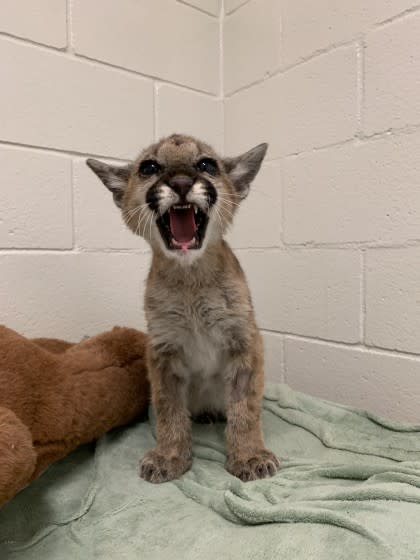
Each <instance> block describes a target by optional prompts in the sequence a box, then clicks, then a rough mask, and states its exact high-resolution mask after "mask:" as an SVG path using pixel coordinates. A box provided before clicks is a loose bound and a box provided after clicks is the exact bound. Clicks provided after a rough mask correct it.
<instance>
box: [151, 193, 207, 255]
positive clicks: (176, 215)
mask: <svg viewBox="0 0 420 560" xmlns="http://www.w3.org/2000/svg"><path fill="white" fill-rule="evenodd" d="M208 221H209V219H208V216H207V214H206V213H205V212H203V211H202V210H200V208H198V206H196V205H195V204H175V205H174V206H171V208H169V210H167V212H165V213H164V214H162V216H159V218H158V219H157V220H156V223H157V225H158V228H159V231H160V234H161V236H162V239H163V240H164V242H165V245H166V247H167V248H168V249H169V250H171V251H174V250H177V249H179V250H181V251H183V252H187V251H188V250H190V249H200V248H201V246H202V244H203V240H204V236H205V234H206V229H207V223H208Z"/></svg>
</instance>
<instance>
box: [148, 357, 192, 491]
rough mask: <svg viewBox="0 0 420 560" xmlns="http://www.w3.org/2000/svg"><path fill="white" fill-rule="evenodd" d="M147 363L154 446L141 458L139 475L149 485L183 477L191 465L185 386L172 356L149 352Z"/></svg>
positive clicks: (175, 358)
mask: <svg viewBox="0 0 420 560" xmlns="http://www.w3.org/2000/svg"><path fill="white" fill-rule="evenodd" d="M148 362H149V363H148V366H149V375H150V382H151V387H152V402H153V406H154V410H155V414H156V423H157V445H156V447H155V448H154V449H151V450H150V451H148V452H147V453H146V455H145V456H144V457H143V460H142V461H141V464H140V476H141V477H142V478H144V479H145V480H148V481H149V482H155V483H158V482H167V481H169V480H173V479H175V478H178V477H180V476H181V475H182V474H184V473H185V472H186V471H187V470H188V469H189V468H190V467H191V463H192V452H191V445H192V444H191V420H190V416H189V413H188V410H187V407H186V383H185V380H184V379H183V377H182V366H181V364H180V362H179V359H178V358H177V357H176V355H163V356H162V355H157V354H156V353H155V352H154V351H153V350H151V351H150V354H149V359H148Z"/></svg>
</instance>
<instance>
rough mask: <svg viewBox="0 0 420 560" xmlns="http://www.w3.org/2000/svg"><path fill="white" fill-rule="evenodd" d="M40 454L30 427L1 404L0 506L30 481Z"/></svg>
mask: <svg viewBox="0 0 420 560" xmlns="http://www.w3.org/2000/svg"><path fill="white" fill-rule="evenodd" d="M35 464H36V454H35V450H34V448H33V446H32V437H31V434H30V432H29V430H28V428H27V427H26V426H25V425H24V424H23V423H22V422H21V421H20V420H19V418H18V417H17V416H16V415H15V414H14V413H13V412H12V411H11V410H9V409H7V408H3V407H1V406H0V507H1V506H2V505H3V504H5V503H6V502H7V501H8V500H10V498H12V497H13V496H14V495H15V494H17V493H18V492H19V490H21V489H22V488H24V487H25V485H26V484H27V483H29V482H30V480H31V478H32V476H33V473H34V470H35Z"/></svg>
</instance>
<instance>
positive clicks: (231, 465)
mask: <svg viewBox="0 0 420 560" xmlns="http://www.w3.org/2000/svg"><path fill="white" fill-rule="evenodd" d="M279 467H280V461H279V460H278V459H277V457H276V456H275V455H274V453H272V452H271V451H268V450H267V449H262V450H260V451H257V452H255V453H252V454H251V455H245V454H244V455H241V454H237V455H234V456H232V457H229V459H228V461H227V464H226V469H227V470H228V471H229V472H230V473H231V474H233V475H234V476H237V477H238V478H240V479H241V480H242V481H243V482H248V481H249V480H257V479H258V478H267V477H269V476H273V475H275V474H276V472H277V469H278V468H279Z"/></svg>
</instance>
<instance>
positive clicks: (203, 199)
mask: <svg viewBox="0 0 420 560" xmlns="http://www.w3.org/2000/svg"><path fill="white" fill-rule="evenodd" d="M265 150H266V146H264V145H263V146H259V147H257V148H256V149H254V150H251V151H250V152H248V153H247V154H245V155H244V156H241V157H239V158H237V159H231V160H222V159H221V158H219V157H218V156H217V154H216V153H215V152H214V151H213V150H212V148H210V147H209V146H208V145H206V144H204V143H202V142H200V141H198V140H196V139H194V138H191V137H188V136H182V135H173V136H171V137H169V138H166V139H163V140H162V141H160V142H159V143H158V144H155V145H153V146H151V147H150V148H148V149H146V150H144V151H143V152H142V154H141V155H140V156H139V158H138V159H137V160H136V162H134V164H133V165H132V166H130V167H129V168H128V170H127V183H126V185H125V186H123V184H122V182H119V176H118V174H119V171H118V170H115V169H112V168H110V169H109V170H107V168H106V167H105V166H104V164H101V163H99V162H90V163H89V165H90V166H91V167H92V169H93V170H94V171H95V172H96V173H97V174H98V175H99V176H100V177H101V179H102V180H103V181H104V182H105V184H106V185H107V186H108V188H110V190H112V191H113V192H114V198H116V197H117V200H116V201H117V204H118V205H119V206H120V207H121V209H122V213H123V217H124V219H125V221H126V223H127V225H128V227H130V228H131V229H132V231H133V232H135V233H138V234H140V235H142V236H143V237H144V238H145V239H146V240H147V241H149V243H150V244H151V246H152V249H153V259H152V265H151V269H150V272H149V276H148V279H147V285H146V294H145V311H146V317H147V323H148V330H149V340H150V347H149V348H148V368H149V376H150V382H151V387H152V401H153V406H154V408H155V412H156V416H157V446H156V448H155V449H153V450H151V451H149V452H148V453H147V454H146V455H145V457H144V458H143V461H142V463H141V476H142V477H143V478H145V479H147V480H149V481H151V482H163V481H166V480H171V479H174V478H176V477H179V476H180V475H181V474H183V473H184V472H185V471H186V470H188V469H189V467H190V466H191V461H192V455H191V418H192V417H193V418H194V417H202V416H203V415H210V416H216V417H220V416H222V415H223V416H225V417H226V419H227V426H226V443H227V465H226V467H227V469H228V470H229V471H230V472H231V473H232V474H234V475H236V476H238V477H240V478H241V479H242V480H252V479H256V478H261V477H265V476H271V475H273V474H274V473H275V471H276V469H277V467H278V466H279V463H278V460H277V458H276V457H275V456H274V455H273V454H272V453H271V452H270V451H268V450H266V449H265V447H264V442H263V437H262V431H261V420H260V414H261V400H262V392H263V384H264V370H263V348H262V341H261V336H260V334H259V331H258V328H257V325H256V322H255V317H254V311H253V307H252V302H251V297H250V294H249V290H248V286H247V283H246V279H245V276H244V274H243V271H242V269H241V267H240V264H239V262H238V260H237V259H236V257H235V256H234V254H233V252H232V250H231V249H230V247H229V246H228V244H227V243H226V241H224V239H223V235H224V233H225V232H226V230H227V228H228V227H229V225H230V224H231V222H232V219H233V216H234V214H235V212H236V210H237V209H238V206H239V202H240V200H241V199H242V198H244V197H245V196H246V194H247V192H248V189H249V183H250V182H251V181H252V179H253V178H254V176H255V174H256V173H257V171H258V168H259V166H260V163H261V161H262V158H263V156H264V154H265ZM203 157H211V158H213V159H214V160H215V161H216V162H217V165H218V173H217V174H216V175H214V176H210V175H209V174H201V173H199V172H197V171H196V170H195V169H196V167H195V166H196V165H197V164H196V162H197V161H199V160H200V158H203ZM149 159H154V160H156V161H157V162H159V164H161V165H162V172H161V175H160V177H159V176H158V175H156V176H154V177H151V178H149V177H147V178H144V177H142V176H141V173H140V175H139V165H140V164H141V162H142V161H145V160H149ZM165 173H166V175H165ZM180 174H182V175H188V176H190V177H193V178H194V185H193V186H192V188H191V190H190V191H189V192H188V194H187V195H186V198H185V201H186V202H188V203H191V204H195V205H197V206H198V207H199V208H200V209H203V211H206V213H207V215H208V216H209V221H208V226H207V231H206V235H205V238H204V242H203V244H202V246H201V247H200V248H199V249H190V250H188V252H182V251H179V250H169V249H168V247H167V246H165V244H164V242H163V239H162V235H161V233H160V231H159V228H158V227H157V225H156V219H157V218H158V216H159V215H161V214H162V213H164V212H165V211H166V210H167V209H168V208H169V207H170V206H172V205H173V204H178V203H179V202H180V201H181V199H180V197H179V196H178V194H176V193H175V192H174V191H173V190H171V189H170V188H169V187H168V186H167V184H166V181H167V180H168V181H169V180H170V178H171V177H172V176H177V175H180ZM166 177H168V179H166ZM113 180H115V182H114V183H112V181H113ZM206 181H207V183H206ZM209 182H210V183H211V185H210V186H211V189H210V190H207V191H206V190H205V188H204V187H203V185H205V184H207V185H208V183H209ZM117 188H120V189H121V190H120V191H118V190H113V189H117ZM150 189H154V191H153V192H156V199H157V201H158V202H157V203H156V204H157V208H158V209H157V211H156V214H155V212H154V211H153V208H152V207H151V206H150V204H147V201H148V193H149V196H150V192H152V191H151V190H150ZM212 189H214V190H215V192H216V195H217V198H216V196H215V197H214V199H215V202H214V203H213V204H212V205H211V204H210V202H209V200H210V195H211V193H212V192H213V190H212Z"/></svg>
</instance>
